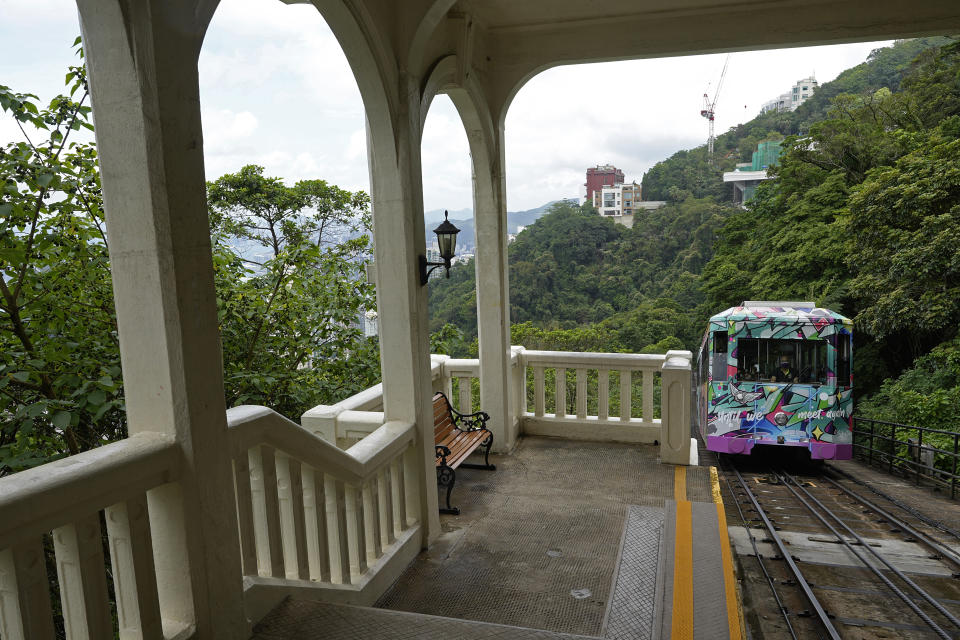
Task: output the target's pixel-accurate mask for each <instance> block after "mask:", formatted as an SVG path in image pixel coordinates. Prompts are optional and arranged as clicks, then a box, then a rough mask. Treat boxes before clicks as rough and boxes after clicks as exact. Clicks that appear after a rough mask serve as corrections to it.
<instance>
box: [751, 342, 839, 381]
mask: <svg viewBox="0 0 960 640" xmlns="http://www.w3.org/2000/svg"><path fill="white" fill-rule="evenodd" d="M826 347H827V343H826V341H824V340H810V339H804V340H780V339H762V338H740V340H739V341H738V343H737V379H738V380H741V381H748V382H779V383H801V384H825V383H826V381H827V378H826V376H827V348H826Z"/></svg>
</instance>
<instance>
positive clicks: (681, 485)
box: [673, 465, 687, 502]
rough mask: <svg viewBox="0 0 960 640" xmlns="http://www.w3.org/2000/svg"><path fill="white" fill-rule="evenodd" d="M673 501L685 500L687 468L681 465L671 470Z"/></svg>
mask: <svg viewBox="0 0 960 640" xmlns="http://www.w3.org/2000/svg"><path fill="white" fill-rule="evenodd" d="M673 499H674V500H676V501H677V502H680V501H681V500H686V499H687V468H686V467H684V466H682V465H678V466H676V467H674V468H673Z"/></svg>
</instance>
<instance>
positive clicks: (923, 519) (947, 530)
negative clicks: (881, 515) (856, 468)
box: [824, 467, 960, 564]
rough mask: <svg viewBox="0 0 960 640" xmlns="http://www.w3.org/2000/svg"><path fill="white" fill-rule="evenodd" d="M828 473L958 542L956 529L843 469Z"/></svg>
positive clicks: (839, 485) (877, 508)
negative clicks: (855, 484) (865, 490)
mask: <svg viewBox="0 0 960 640" xmlns="http://www.w3.org/2000/svg"><path fill="white" fill-rule="evenodd" d="M829 473H837V474H839V475H841V476H843V477H845V478H846V479H847V480H850V481H851V482H856V483H857V484H859V485H860V486H862V487H866V488H867V489H869V490H870V491H871V492H872V493H874V494H876V495H878V496H880V497H881V498H883V499H885V500H888V501H890V502H892V503H893V504H895V505H896V506H898V507H900V508H901V509H903V510H904V511H906V512H907V513H909V514H910V515H912V516H913V517H914V518H916V519H917V520H920V521H921V522H924V523H926V524H928V525H930V526H931V527H933V528H935V529H939V530H940V531H943V532H944V533H947V534H949V535H951V536H953V537H954V538H957V539H958V540H960V531H957V530H956V529H951V528H950V527H948V526H947V525H945V524H943V522H940V521H939V520H934V519H933V518H931V517H929V516H926V515H924V514H922V513H920V512H919V511H917V510H916V509H914V508H913V507H911V506H910V505H908V504H906V503H905V502H903V501H902V500H898V499H897V498H895V497H893V496H891V495H890V494H888V493H886V492H884V491H881V490H880V489H877V488H876V487H874V486H873V485H871V484H869V483H867V482H864V481H863V480H861V479H860V478H857V477H856V476H853V475H851V474H849V473H847V472H846V471H844V470H843V469H839V468H837V467H830V470H829ZM824 477H825V478H826V479H827V480H830V481H831V482H833V483H834V484H835V485H836V486H837V487H838V488H840V489H842V490H843V491H846V492H847V493H848V494H850V495H853V496H856V497H857V498H859V497H860V496H859V495H857V494H856V493H853V492H852V491H850V490H849V489H847V488H846V487H844V486H843V485H842V484H839V483H837V482H836V481H834V480H833V479H832V478H830V477H829V476H824ZM871 508H876V510H877V511H881V509H880V508H879V507H871ZM958 564H960V562H958Z"/></svg>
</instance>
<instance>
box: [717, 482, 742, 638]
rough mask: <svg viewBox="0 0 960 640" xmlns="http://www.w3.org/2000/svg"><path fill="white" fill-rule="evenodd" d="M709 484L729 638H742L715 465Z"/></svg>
mask: <svg viewBox="0 0 960 640" xmlns="http://www.w3.org/2000/svg"><path fill="white" fill-rule="evenodd" d="M710 484H711V489H712V491H713V501H714V502H715V503H716V504H717V523H718V525H719V527H720V559H721V561H722V563H723V587H724V593H725V594H726V600H727V626H728V627H729V628H730V640H743V619H742V611H741V608H740V602H739V600H738V598H737V581H736V578H735V576H734V574H733V554H732V553H731V551H730V534H729V533H728V532H727V515H726V513H725V512H724V510H723V496H722V495H721V493H720V478H719V477H718V476H717V468H716V467H710Z"/></svg>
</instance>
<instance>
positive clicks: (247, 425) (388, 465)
mask: <svg viewBox="0 0 960 640" xmlns="http://www.w3.org/2000/svg"><path fill="white" fill-rule="evenodd" d="M227 420H228V425H229V429H228V434H229V438H230V446H231V451H232V452H233V457H234V470H235V481H236V488H237V490H236V499H237V509H238V514H239V517H238V524H239V527H240V539H241V547H242V553H243V555H244V563H243V566H244V574H245V575H246V576H247V577H248V579H251V578H252V579H257V578H266V579H282V580H285V581H288V584H289V583H290V582H291V581H295V582H304V583H316V584H314V586H323V585H324V584H325V585H326V586H327V587H330V588H334V587H336V586H338V585H340V586H343V585H358V584H360V583H362V582H364V581H366V580H368V579H369V575H368V574H369V573H370V571H371V569H373V568H374V567H375V566H376V565H378V563H380V562H381V561H382V559H383V558H385V557H387V556H390V555H393V554H395V553H396V552H397V550H398V547H399V546H400V545H401V543H402V544H403V545H405V546H410V545H409V544H408V543H410V541H411V539H412V536H411V531H412V529H413V528H415V527H416V525H417V523H418V513H417V508H418V507H419V505H420V492H419V491H420V490H419V489H418V488H417V487H416V486H415V482H416V475H415V473H413V469H411V467H415V462H414V459H413V456H412V452H413V448H412V445H413V441H414V437H415V429H414V426H413V425H412V424H409V423H402V422H388V423H386V424H382V425H381V426H379V427H378V428H377V429H376V430H375V431H374V432H373V433H371V434H370V435H368V436H367V437H366V438H364V439H362V440H361V441H360V442H358V443H357V444H355V445H353V446H352V447H350V448H349V449H348V450H346V451H343V450H342V449H339V448H338V447H336V446H334V445H333V444H331V443H329V442H327V441H326V440H323V439H321V438H318V437H316V436H315V435H313V434H311V433H309V432H307V431H306V430H305V429H303V428H301V427H300V426H299V425H297V424H296V423H294V422H291V421H289V420H287V419H286V418H284V417H283V416H281V415H279V414H277V413H275V412H273V411H271V410H269V409H266V408H264V407H237V408H235V409H231V410H230V411H228V412H227ZM405 505H409V506H410V507H412V509H410V510H406V509H405V508H404V507H405ZM413 543H414V545H416V544H418V541H417V540H413ZM417 548H419V547H417ZM269 584H271V585H275V584H276V583H275V582H272V583H269Z"/></svg>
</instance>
